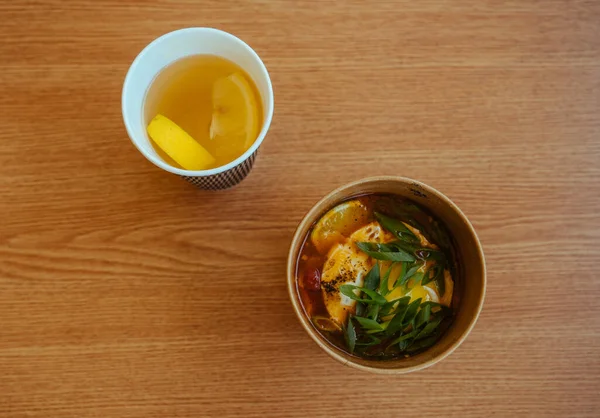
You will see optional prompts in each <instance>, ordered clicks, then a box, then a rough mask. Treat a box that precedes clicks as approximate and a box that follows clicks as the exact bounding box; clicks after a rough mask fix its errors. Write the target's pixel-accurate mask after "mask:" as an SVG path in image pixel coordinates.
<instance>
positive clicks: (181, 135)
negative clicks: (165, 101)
mask: <svg viewBox="0 0 600 418" xmlns="http://www.w3.org/2000/svg"><path fill="white" fill-rule="evenodd" d="M147 130H148V135H149V136H150V138H152V140H153V141H154V142H155V143H156V145H157V146H158V147H159V148H160V149H161V150H163V151H164V152H165V153H166V154H167V155H168V156H169V157H171V158H172V159H173V160H174V161H175V162H176V163H177V164H179V165H180V166H181V167H183V168H184V169H186V170H205V169H207V168H209V167H210V166H211V165H212V164H214V162H215V158H214V157H213V156H212V155H211V154H210V153H209V152H208V151H207V150H205V149H204V147H202V145H200V144H199V143H198V142H196V141H195V140H194V138H192V137H191V136H190V135H189V134H188V133H187V132H186V131H184V130H183V129H181V128H180V127H179V126H178V125H177V124H176V123H175V122H173V121H171V120H170V119H169V118H167V117H166V116H163V115H160V114H159V115H156V116H155V117H154V119H152V121H150V124H148V128H147Z"/></svg>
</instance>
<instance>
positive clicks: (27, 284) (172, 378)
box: [0, 0, 600, 418]
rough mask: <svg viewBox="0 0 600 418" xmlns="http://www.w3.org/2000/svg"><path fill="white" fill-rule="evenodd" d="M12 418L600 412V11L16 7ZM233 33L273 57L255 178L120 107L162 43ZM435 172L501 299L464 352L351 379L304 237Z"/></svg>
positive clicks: (6, 257)
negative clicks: (188, 164) (355, 192)
mask: <svg viewBox="0 0 600 418" xmlns="http://www.w3.org/2000/svg"><path fill="white" fill-rule="evenodd" d="M0 17H1V21H2V24H1V25H0V39H1V40H0V57H2V60H1V61H0V91H1V92H2V94H1V96H0V122H1V129H0V416H1V417H3V418H4V417H10V418H19V417H44V418H47V417H61V418H62V417H77V418H84V417H126V418H131V417H144V418H149V417H161V418H162V417H167V418H171V417H201V416H215V417H266V416H273V417H287V416H290V417H319V416H322V417H364V416H373V417H407V416H412V415H415V416H421V417H441V416H457V417H482V416H488V415H494V416H557V417H575V416H598V414H599V413H600V398H599V396H598V394H599V390H600V389H599V388H600V357H599V353H598V350H599V348H600V303H599V302H598V298H599V297H600V278H598V275H597V270H598V265H599V263H600V252H599V250H598V247H599V245H600V181H599V179H600V24H599V22H600V3H599V2H597V1H594V0H589V1H584V0H581V1H575V0H538V1H533V0H529V1H527V0H522V1H517V0H515V1H504V2H500V1H495V0H483V1H466V0H462V1H433V0H424V1H408V0H406V1H363V0H361V1H358V0H351V1H308V0H300V1H292V0H273V1H263V0H254V1H248V2H245V1H232V2H212V1H208V0H199V1H198V0H197V1H183V0H180V1H169V2H166V1H165V2H159V1H152V2H150V1H135V2H120V1H110V0H96V1H91V0H88V1H83V0H82V1H70V2H65V1H62V0H61V1H59V0H54V1H25V0H23V1H16V2H15V1H13V2H9V1H5V2H2V4H1V5H0ZM188 26H213V27H218V28H221V29H224V30H227V31H229V32H232V33H234V34H236V35H238V36H240V37H241V38H243V39H244V40H246V41H247V42H248V43H249V44H250V45H251V46H253V47H254V48H255V49H256V51H257V52H258V53H259V54H260V55H261V57H262V58H263V60H264V61H265V63H266V65H267V67H268V68H269V70H270V73H271V77H272V80H273V85H274V89H275V103H276V106H275V115H274V119H273V124H272V128H271V131H270V133H269V135H268V137H267V139H266V141H265V143H264V145H263V147H262V148H261V150H262V151H261V154H260V156H259V159H258V161H257V164H256V165H255V168H254V171H253V172H252V173H251V175H250V176H249V177H248V179H247V180H245V181H244V182H243V183H242V184H241V185H240V186H239V187H237V188H235V189H232V190H229V191H226V192H221V193H208V192H202V191H198V190H196V189H194V188H193V187H192V186H190V185H189V184H187V183H185V182H183V181H181V180H180V179H179V178H177V177H176V176H172V175H168V174H166V173H163V172H161V171H160V170H158V169H157V168H155V167H154V166H153V165H151V164H150V163H149V162H147V161H146V160H145V159H144V158H143V157H142V156H141V155H140V154H139V153H138V152H137V150H136V149H135V148H134V147H133V146H132V145H131V143H130V141H129V139H128V138H127V134H126V132H125V129H124V127H123V123H122V119H121V86H122V83H123V78H124V76H125V73H126V71H127V69H128V67H129V64H130V63H131V61H132V60H133V58H134V57H135V56H136V54H137V53H138V52H139V51H140V50H141V49H142V48H143V47H144V46H145V45H146V44H147V43H148V42H150V41H151V40H152V39H154V38H155V37H157V36H159V35H160V34H163V33H165V32H168V31H171V30H174V29H177V28H181V27H188ZM381 174H396V175H403V176H408V177H412V178H415V179H419V180H422V181H424V182H426V183H428V184H430V185H432V186H434V187H436V188H438V189H439V190H441V191H442V192H444V193H445V194H447V195H448V196H449V197H450V198H452V199H453V200H454V201H455V202H456V203H457V204H458V205H459V206H460V207H461V208H462V209H463V210H464V211H465V213H466V214H467V215H468V216H469V217H470V219H471V221H472V222H473V224H474V226H475V228H476V229H477V231H478V233H479V236H480V238H481V240H482V243H483V246H484V250H485V252H486V257H487V265H488V273H489V275H488V292H487V297H486V302H485V306H484V310H483V313H482V315H481V317H480V319H479V322H478V324H477V326H476V327H475V329H474V331H473V333H472V334H471V335H470V337H469V338H468V339H467V341H466V342H465V343H464V344H463V345H462V346H461V347H460V348H459V349H458V350H457V351H456V352H455V353H454V354H453V355H452V356H450V357H449V358H448V359H447V360H445V361H443V362H442V363H440V364H438V365H436V366H434V367H432V368H430V369H428V370H425V371H422V372H418V373H414V374H412V375H407V376H398V377H383V376H375V375H370V374H365V373H362V372H358V371H355V370H352V369H350V368H346V367H343V366H341V365H340V364H338V363H336V362H335V361H333V360H332V359H330V358H329V357H328V356H327V355H325V354H324V353H323V352H322V351H321V350H320V349H319V348H318V347H317V346H316V344H314V343H313V342H312V341H311V340H310V339H309V337H308V336H307V335H306V333H305V332H304V331H303V329H302V328H301V327H300V324H299V323H298V321H297V319H296V318H295V316H294V313H293V312H292V309H291V305H290V302H289V301H288V296H287V291H286V287H285V271H284V267H285V260H286V256H287V249H288V245H289V242H290V239H291V236H292V234H293V232H294V229H295V227H296V225H297V223H298V222H299V221H300V219H301V217H302V216H303V214H304V213H305V212H306V211H307V210H308V209H309V208H310V207H311V205H312V204H313V203H315V202H316V201H317V200H318V199H319V198H320V197H321V196H323V195H324V194H325V193H327V192H329V191H330V190H331V189H333V188H335V187H337V186H339V185H341V184H344V183H346V182H349V181H351V180H355V179H358V178H361V177H365V176H371V175H381Z"/></svg>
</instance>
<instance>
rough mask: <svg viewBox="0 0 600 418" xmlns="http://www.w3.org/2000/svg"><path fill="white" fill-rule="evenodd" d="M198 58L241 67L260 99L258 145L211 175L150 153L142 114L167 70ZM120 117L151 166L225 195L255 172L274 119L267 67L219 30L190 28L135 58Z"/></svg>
mask: <svg viewBox="0 0 600 418" xmlns="http://www.w3.org/2000/svg"><path fill="white" fill-rule="evenodd" d="M198 54H209V55H217V56H220V57H223V58H226V59H228V60H230V61H233V62H234V63H236V64H237V65H239V66H240V67H242V68H243V69H244V71H245V72H246V73H247V74H248V75H249V76H250V77H251V78H252V80H253V81H254V84H255V85H256V87H257V89H258V91H259V93H260V96H261V101H262V105H263V115H264V120H263V125H262V128H261V130H260V133H259V134H258V138H257V139H256V141H254V143H253V144H252V146H250V148H249V149H248V150H247V151H246V152H245V153H244V154H242V155H241V156H240V157H238V158H236V159H235V160H234V161H232V162H230V163H228V164H225V165H223V166H221V167H217V168H213V169H210V170H184V169H181V168H177V167H173V166H171V165H169V164H167V163H166V162H165V161H164V160H163V159H162V158H160V156H159V155H158V154H157V153H156V151H155V150H154V148H153V147H152V145H151V143H150V139H149V138H148V135H147V133H146V126H147V124H148V122H149V121H146V120H144V112H143V108H144V101H145V98H146V92H147V91H148V88H149V87H150V85H151V84H152V81H153V80H154V78H155V77H156V76H157V75H158V74H159V73H160V72H161V71H162V70H163V69H164V68H165V67H167V66H168V65H170V64H172V63H173V62H175V61H177V60H179V59H181V58H184V57H187V56H190V55H198ZM122 111H123V121H124V122H125V127H126V128H127V133H128V135H129V138H130V139H131V142H133V144H134V145H135V146H136V148H137V149H138V150H139V151H140V152H141V153H142V155H143V156H144V157H146V158H147V159H148V160H149V161H150V162H151V163H153V164H154V165H156V166H158V167H160V168H162V169H163V170H165V171H168V172H170V173H174V174H177V175H179V176H181V177H183V178H184V179H185V180H187V181H189V182H190V183H192V184H194V185H196V186H198V187H199V188H201V189H207V190H222V189H227V188H230V187H233V186H235V185H236V184H238V183H240V182H241V181H242V180H243V179H244V178H245V177H246V176H247V175H248V173H250V171H251V170H252V167H253V165H254V160H255V158H256V154H257V153H258V148H259V147H260V145H261V144H262V142H263V140H264V139H265V136H266V134H267V131H268V130H269V126H270V125H271V119H272V118H273V86H272V85H271V79H270V78H269V73H268V72H267V69H266V68H265V65H264V64H263V62H262V61H261V60H260V58H259V57H258V55H257V54H256V52H254V50H253V49H252V48H250V47H249V46H248V45H247V44H246V43H245V42H244V41H242V40H241V39H239V38H236V37H235V36H233V35H231V34H229V33H227V32H223V31H221V30H218V29H212V28H186V29H180V30H176V31H174V32H170V33H167V34H166V35H163V36H161V37H159V38H158V39H155V40H154V41H153V42H151V43H150V44H149V45H148V46H147V47H146V48H144V50H143V51H142V52H140V54H139V55H138V56H137V57H136V59H135V60H134V61H133V63H132V64H131V67H130V68H129V71H128V72H127V76H126V77H125V82H124V84H123V94H122Z"/></svg>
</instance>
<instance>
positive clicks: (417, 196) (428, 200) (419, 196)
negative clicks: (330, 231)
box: [287, 177, 486, 374]
mask: <svg viewBox="0 0 600 418" xmlns="http://www.w3.org/2000/svg"><path fill="white" fill-rule="evenodd" d="M365 193H391V194H394V195H397V196H400V197H404V198H408V199H410V200H412V201H414V202H415V203H417V204H419V205H421V206H422V207H424V208H425V209H427V210H428V211H429V212H430V213H431V214H432V215H434V216H435V217H436V218H437V219H438V220H439V221H441V222H442V223H443V224H445V226H446V227H447V228H448V230H449V232H450V235H451V236H452V237H453V240H454V246H455V249H456V251H457V256H458V259H459V260H460V261H459V263H460V266H459V269H458V270H459V274H458V277H453V279H454V282H455V288H454V292H455V294H456V295H457V297H454V298H453V304H452V308H453V310H454V312H455V314H454V315H455V316H454V320H453V322H452V324H451V325H450V327H449V329H448V330H447V331H446V332H445V333H444V334H443V335H442V337H441V338H440V339H439V340H438V341H437V342H436V343H435V344H434V345H433V346H432V347H430V348H428V349H427V350H426V351H423V352H421V353H419V354H416V355H414V356H411V357H408V358H398V359H392V360H369V359H364V358H360V357H357V356H354V355H351V354H349V353H347V352H345V351H343V350H341V349H340V348H338V347H336V346H334V345H333V344H331V343H330V342H329V341H327V339H326V338H325V337H324V336H323V335H321V333H320V332H319V331H317V329H316V328H315V327H314V326H313V325H312V323H311V321H310V318H309V317H308V316H307V314H306V312H305V311H304V308H303V306H302V303H301V301H300V295H299V292H298V287H297V279H296V264H297V260H298V256H299V253H300V250H301V248H302V244H303V242H304V240H305V238H306V236H307V234H308V232H309V231H310V228H311V227H312V226H313V225H314V224H315V222H316V221H317V220H318V219H319V218H320V217H321V216H322V215H323V214H324V213H325V212H327V211H328V210H329V209H331V208H332V207H334V206H335V205H337V204H338V203H340V202H341V201H343V200H346V199H348V198H350V197H352V196H356V195H361V194H365ZM287 285H288V291H289V294H290V299H291V302H292V306H293V307H294V311H295V312H296V315H297V316H298V319H299V320H300V323H301V324H302V326H303V327H304V329H305V330H306V332H307V333H308V335H310V337H311V338H312V339H313V340H314V341H315V342H316V343H317V344H318V345H319V347H321V348H322V349H323V350H324V351H325V352H326V353H327V354H329V355H330V356H331V357H333V358H334V359H336V360H338V361H339V362H341V363H343V364H345V365H348V366H351V367H354V368H357V369H360V370H365V371H369V372H374V373H383V374H402V373H409V372H412V371H416V370H421V369H424V368H426V367H429V366H431V365H433V364H435V363H437V362H438V361H440V360H442V359H444V358H446V357H447V356H448V355H449V354H450V353H452V352H453V351H454V350H456V348H457V347H458V346H459V345H460V344H461V343H462V342H463V341H464V340H465V338H466V337H467V335H468V334H469V332H470V331H471V329H472V328H473V326H474V325H475V322H476V321H477V317H478V316H479V313H480V312H481V308H482V306H483V299H484V295H485V286H486V272H485V261H484V257H483V251H482V249H481V244H480V242H479V239H478V238H477V234H476V233H475V230H474V229H473V226H472V225H471V223H470V222H469V220H468V219H467V217H466V216H465V215H464V214H463V213H462V212H461V210H460V209H459V208H458V207H457V206H456V205H455V204H454V203H453V202H452V201H451V200H450V199H448V198H447V197H446V196H444V195H443V194H442V193H440V192H438V191H437V190H435V189H434V188H432V187H429V186H427V185H425V184H423V183H419V182H417V181H414V180H411V179H407V178H402V177H372V178H366V179H362V180H359V181H356V182H353V183H350V184H347V185H345V186H342V187H340V188H338V189H336V190H334V191H333V192H331V193H329V194H328V195H327V196H325V197H324V198H323V199H321V200H320V201H319V202H318V203H317V204H316V205H315V206H313V208H312V209H311V210H310V211H309V212H308V213H307V214H306V215H305V216H304V219H302V222H300V225H299V226H298V229H297V230H296V233H295V234H294V238H293V239H292V244H291V247H290V251H289V255H288V261H287ZM455 301H458V303H456V302H455Z"/></svg>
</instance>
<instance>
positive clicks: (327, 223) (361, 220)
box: [310, 200, 369, 254]
mask: <svg viewBox="0 0 600 418" xmlns="http://www.w3.org/2000/svg"><path fill="white" fill-rule="evenodd" d="M368 216H369V211H368V209H367V207H366V206H365V205H364V204H363V203H361V202H360V201H359V200H350V201H348V202H344V203H341V204H339V205H337V206H336V207H334V208H333V209H331V210H329V211H328V212H327V213H325V215H323V216H322V217H321V219H319V221H318V222H317V223H316V225H315V226H314V228H313V230H312V233H311V235H310V238H311V240H312V243H313V245H314V246H315V248H316V249H317V251H319V252H320V253H321V254H327V252H328V251H329V249H330V248H331V247H332V246H333V245H334V244H337V243H340V242H343V241H344V240H345V239H346V238H348V237H349V236H350V235H351V234H352V233H353V232H354V231H356V229H357V228H358V227H359V226H361V225H364V224H365V223H366V222H367V219H368Z"/></svg>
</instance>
